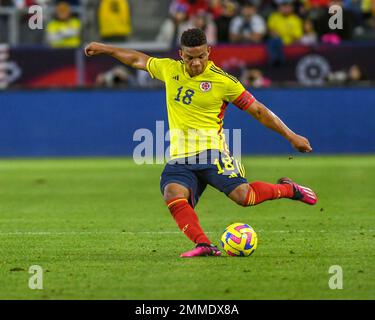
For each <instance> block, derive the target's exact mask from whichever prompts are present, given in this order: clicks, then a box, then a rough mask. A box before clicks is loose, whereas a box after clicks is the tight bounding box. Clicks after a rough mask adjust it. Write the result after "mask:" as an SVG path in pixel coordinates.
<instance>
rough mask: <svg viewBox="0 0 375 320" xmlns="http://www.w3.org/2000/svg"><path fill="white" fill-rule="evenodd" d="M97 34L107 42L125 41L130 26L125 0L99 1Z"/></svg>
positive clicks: (128, 11)
mask: <svg viewBox="0 0 375 320" xmlns="http://www.w3.org/2000/svg"><path fill="white" fill-rule="evenodd" d="M98 22H99V34H100V37H101V38H102V40H104V41H107V42H123V41H126V40H127V39H128V37H129V35H130V34H131V31H132V26H131V19H130V9H129V3H128V1H127V0H101V1H100V4H99V10H98Z"/></svg>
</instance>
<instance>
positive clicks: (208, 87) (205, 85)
mask: <svg viewBox="0 0 375 320" xmlns="http://www.w3.org/2000/svg"><path fill="white" fill-rule="evenodd" d="M199 88H201V90H202V91H203V92H207V91H210V90H211V88H212V84H211V82H208V81H203V82H201V84H200V86H199Z"/></svg>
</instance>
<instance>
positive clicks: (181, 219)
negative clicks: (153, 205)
mask: <svg viewBox="0 0 375 320" xmlns="http://www.w3.org/2000/svg"><path fill="white" fill-rule="evenodd" d="M167 206H168V208H169V211H170V212H171V214H172V216H173V218H174V219H175V220H176V223H177V225H178V227H179V228H180V230H181V231H182V232H183V233H184V234H185V235H186V236H187V237H188V238H189V239H190V240H191V241H193V242H194V243H207V244H211V241H210V240H209V239H208V238H207V236H206V235H205V234H204V231H203V229H202V228H201V226H200V225H199V220H198V216H197V214H196V213H195V211H194V209H193V208H192V207H191V206H190V204H189V203H188V201H187V199H184V198H174V199H171V200H170V201H168V202H167Z"/></svg>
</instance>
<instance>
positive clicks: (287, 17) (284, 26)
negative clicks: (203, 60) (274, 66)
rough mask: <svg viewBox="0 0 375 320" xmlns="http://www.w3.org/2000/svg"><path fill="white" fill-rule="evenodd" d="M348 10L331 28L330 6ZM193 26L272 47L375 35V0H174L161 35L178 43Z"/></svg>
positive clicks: (214, 36) (221, 37)
mask: <svg viewBox="0 0 375 320" xmlns="http://www.w3.org/2000/svg"><path fill="white" fill-rule="evenodd" d="M333 5H338V6H340V7H341V8H342V12H343V28H342V29H334V30H331V29H330V28H329V24H328V21H329V19H330V18H331V16H332V14H334V13H329V7H330V6H333ZM190 27H199V28H201V29H204V30H205V31H206V33H207V36H208V41H209V43H210V44H212V45H214V44H217V43H261V42H266V41H269V40H272V41H271V43H270V45H271V46H273V47H275V48H276V47H277V46H280V43H281V44H283V45H290V44H293V43H302V44H307V45H312V44H316V43H319V42H329V43H332V44H337V43H340V42H341V41H343V40H355V39H375V1H374V0H342V1H340V0H264V1H261V0H174V1H172V3H171V6H170V17H169V18H168V19H167V20H166V21H165V22H164V24H163V26H162V27H161V29H160V32H159V35H158V39H159V40H162V41H168V42H170V43H172V44H173V45H177V44H178V43H177V39H178V38H179V35H180V34H181V33H182V32H183V31H184V30H185V29H186V28H190Z"/></svg>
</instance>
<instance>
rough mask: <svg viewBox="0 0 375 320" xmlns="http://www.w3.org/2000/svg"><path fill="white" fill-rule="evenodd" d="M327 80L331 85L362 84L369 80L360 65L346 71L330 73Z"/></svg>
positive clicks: (352, 66)
mask: <svg viewBox="0 0 375 320" xmlns="http://www.w3.org/2000/svg"><path fill="white" fill-rule="evenodd" d="M327 80H328V82H329V83H330V84H334V85H337V84H347V85H353V84H360V83H361V82H363V81H366V80H368V77H367V76H366V74H365V72H364V70H363V69H362V68H361V67H360V66H359V65H358V64H353V65H351V66H350V67H349V68H348V69H346V70H338V71H334V72H330V73H329V74H328V76H327Z"/></svg>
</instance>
